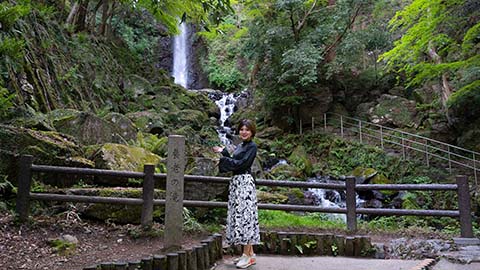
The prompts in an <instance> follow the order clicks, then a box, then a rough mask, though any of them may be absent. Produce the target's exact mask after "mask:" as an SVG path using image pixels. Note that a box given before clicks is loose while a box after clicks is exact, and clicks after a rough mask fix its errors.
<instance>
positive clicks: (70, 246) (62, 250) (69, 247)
mask: <svg viewBox="0 0 480 270" xmlns="http://www.w3.org/2000/svg"><path fill="white" fill-rule="evenodd" d="M49 243H50V246H51V247H52V248H53V249H54V250H55V252H57V253H59V254H60V255H62V256H69V255H72V254H73V253H74V252H75V248H76V246H77V245H76V244H75V243H71V242H68V241H66V240H62V239H54V240H51V241H50V242H49Z"/></svg>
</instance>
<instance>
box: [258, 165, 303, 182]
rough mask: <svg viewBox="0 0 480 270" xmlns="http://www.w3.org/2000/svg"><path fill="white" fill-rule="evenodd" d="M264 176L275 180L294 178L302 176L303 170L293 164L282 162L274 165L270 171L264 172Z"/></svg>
mask: <svg viewBox="0 0 480 270" xmlns="http://www.w3.org/2000/svg"><path fill="white" fill-rule="evenodd" d="M266 176H267V178H269V179H275V180H296V179H300V178H303V171H302V170H300V169H299V168H297V167H295V166H292V165H289V164H282V165H278V166H275V167H274V168H273V169H272V170H271V171H270V172H268V173H266Z"/></svg>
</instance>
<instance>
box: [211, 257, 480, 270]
mask: <svg viewBox="0 0 480 270" xmlns="http://www.w3.org/2000/svg"><path fill="white" fill-rule="evenodd" d="M423 263H425V260H379V259H361V258H347V257H326V256H321V257H295V256H275V255H257V264H256V265H253V266H251V267H249V268H248V269H249V270H344V269H355V270H373V269H375V270H377V269H378V270H381V269H386V270H420V269H422V268H421V266H422V264H423ZM213 269H215V270H233V269H236V267H235V265H234V264H233V263H232V258H229V257H224V259H223V261H221V262H219V264H218V265H217V266H216V267H214V268H213ZM430 269H432V270H480V262H473V263H470V264H457V263H450V262H448V261H447V260H445V259H441V260H440V261H439V262H437V263H436V264H435V265H434V266H433V267H432V268H430Z"/></svg>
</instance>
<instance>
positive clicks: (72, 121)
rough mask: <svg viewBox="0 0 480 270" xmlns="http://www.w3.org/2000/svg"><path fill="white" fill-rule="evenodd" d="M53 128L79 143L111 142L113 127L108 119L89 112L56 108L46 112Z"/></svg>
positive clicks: (113, 133) (112, 139)
mask: <svg viewBox="0 0 480 270" xmlns="http://www.w3.org/2000/svg"><path fill="white" fill-rule="evenodd" d="M48 117H49V119H50V120H51V122H52V123H53V126H54V127H55V129H56V130H57V131H59V132H61V133H64V134H68V135H71V136H73V137H75V138H76V139H77V140H78V141H79V142H80V143H81V144H85V145H91V144H102V143H107V142H113V141H114V138H115V132H114V130H115V127H114V126H113V125H112V124H111V123H109V122H108V121H106V120H104V119H102V118H100V117H98V116H96V115H94V114H92V113H90V112H80V111H75V110H69V109H58V110H55V111H52V112H50V113H49V114H48Z"/></svg>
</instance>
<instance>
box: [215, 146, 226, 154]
mask: <svg viewBox="0 0 480 270" xmlns="http://www.w3.org/2000/svg"><path fill="white" fill-rule="evenodd" d="M223 148H225V147H221V146H214V147H212V149H213V152H215V153H221V152H222V151H223Z"/></svg>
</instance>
